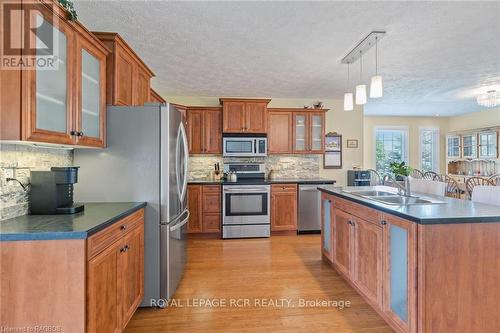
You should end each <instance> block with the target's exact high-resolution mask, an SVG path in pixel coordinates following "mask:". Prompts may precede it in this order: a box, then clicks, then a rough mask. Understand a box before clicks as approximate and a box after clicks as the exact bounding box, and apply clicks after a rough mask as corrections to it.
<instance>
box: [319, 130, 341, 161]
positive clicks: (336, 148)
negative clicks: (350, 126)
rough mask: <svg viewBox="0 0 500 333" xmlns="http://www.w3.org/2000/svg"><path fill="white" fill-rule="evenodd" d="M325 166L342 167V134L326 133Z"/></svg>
mask: <svg viewBox="0 0 500 333" xmlns="http://www.w3.org/2000/svg"><path fill="white" fill-rule="evenodd" d="M323 167H324V168H325V169H340V168H342V135H340V134H337V133H328V134H326V135H325V153H324V154H323Z"/></svg>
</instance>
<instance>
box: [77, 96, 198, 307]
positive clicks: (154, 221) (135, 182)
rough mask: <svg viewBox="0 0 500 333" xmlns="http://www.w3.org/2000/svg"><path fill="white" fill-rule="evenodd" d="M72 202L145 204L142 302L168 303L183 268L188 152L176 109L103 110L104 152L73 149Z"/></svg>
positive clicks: (179, 113) (145, 303)
mask: <svg viewBox="0 0 500 333" xmlns="http://www.w3.org/2000/svg"><path fill="white" fill-rule="evenodd" d="M74 165H75V166H79V167H80V170H79V175H78V178H79V179H78V184H77V185H76V186H75V189H74V192H75V193H74V195H75V201H78V202H95V201H100V202H118V201H147V206H146V212H145V238H144V243H145V244H144V245H145V251H144V265H145V271H144V281H145V282H144V283H145V285H144V299H143V302H142V304H141V305H142V306H151V305H154V303H152V300H157V299H168V298H170V297H171V296H172V295H173V293H174V292H175V289H176V288H177V285H178V284H179V282H180V280H181V278H182V275H183V273H184V267H185V264H186V234H187V221H188V218H189V211H188V209H187V198H186V197H187V194H186V191H187V177H188V146H187V137H186V130H185V127H184V124H183V114H182V112H181V111H180V110H179V109H177V108H176V107H175V106H174V105H171V104H167V105H162V106H160V105H159V104H154V105H153V104H151V105H147V106H141V107H115V106H110V107H108V108H107V148H105V149H99V150H96V149H75V151H74Z"/></svg>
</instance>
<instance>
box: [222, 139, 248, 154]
mask: <svg viewBox="0 0 500 333" xmlns="http://www.w3.org/2000/svg"><path fill="white" fill-rule="evenodd" d="M222 142H223V147H224V151H223V155H224V156H254V155H255V149H256V142H255V139H254V138H237V137H236V138H233V137H226V138H223V140H222Z"/></svg>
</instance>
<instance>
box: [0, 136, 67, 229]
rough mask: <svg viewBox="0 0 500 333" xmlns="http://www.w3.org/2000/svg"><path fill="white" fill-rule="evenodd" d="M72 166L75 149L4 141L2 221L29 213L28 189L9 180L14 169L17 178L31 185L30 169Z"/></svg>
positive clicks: (0, 171) (0, 188)
mask: <svg viewBox="0 0 500 333" xmlns="http://www.w3.org/2000/svg"><path fill="white" fill-rule="evenodd" d="M72 165H73V151H72V150H66V149H56V148H39V147H33V146H27V145H15V144H0V221H1V220H5V219H8V218H11V217H16V216H20V215H25V214H27V213H28V192H25V191H24V190H23V189H22V187H21V186H20V185H19V184H18V183H16V182H14V181H11V182H8V183H7V182H6V181H5V173H6V172H13V173H14V178H17V179H19V181H21V182H22V183H23V184H27V183H29V176H30V170H49V169H50V168H51V167H53V166H72Z"/></svg>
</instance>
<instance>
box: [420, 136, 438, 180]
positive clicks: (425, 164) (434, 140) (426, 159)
mask: <svg viewBox="0 0 500 333" xmlns="http://www.w3.org/2000/svg"><path fill="white" fill-rule="evenodd" d="M420 169H421V170H422V171H423V172H426V171H434V172H439V130H438V129H437V128H421V129H420Z"/></svg>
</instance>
